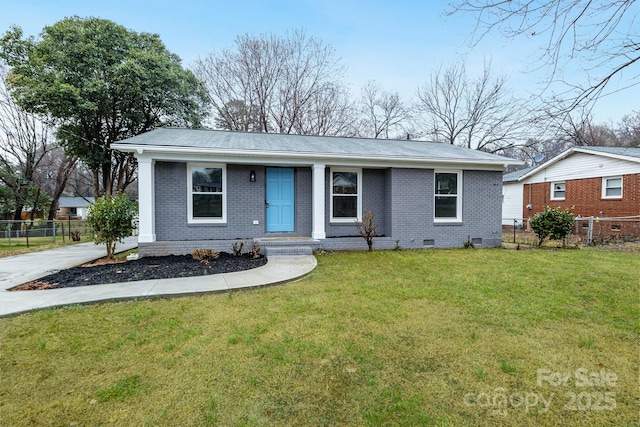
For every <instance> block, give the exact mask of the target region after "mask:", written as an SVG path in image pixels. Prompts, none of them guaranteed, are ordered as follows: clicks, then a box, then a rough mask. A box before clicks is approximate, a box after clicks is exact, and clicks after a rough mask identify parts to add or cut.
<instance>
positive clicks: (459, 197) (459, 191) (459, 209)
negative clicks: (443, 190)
mask: <svg viewBox="0 0 640 427" xmlns="http://www.w3.org/2000/svg"><path fill="white" fill-rule="evenodd" d="M440 173H455V174H457V175H458V177H457V179H456V183H457V190H456V192H457V194H456V198H457V199H456V217H455V218H453V217H450V218H438V217H436V197H437V196H438V194H436V188H435V187H436V182H437V181H436V175H437V174H440ZM431 190H432V191H433V222H462V171H461V170H447V169H442V170H434V171H433V186H432V187H431ZM440 196H442V194H440Z"/></svg>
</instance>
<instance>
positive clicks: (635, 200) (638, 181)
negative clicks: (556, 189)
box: [522, 174, 640, 218]
mask: <svg viewBox="0 0 640 427" xmlns="http://www.w3.org/2000/svg"><path fill="white" fill-rule="evenodd" d="M530 187H531V188H530ZM523 191H524V194H523V199H522V200H523V206H522V212H523V214H522V217H523V218H529V217H531V216H533V215H535V214H536V213H538V212H542V211H543V210H544V207H545V205H547V204H548V205H549V206H551V207H556V206H561V207H563V208H565V209H566V208H571V207H573V208H574V209H573V211H574V213H575V214H576V215H580V216H584V217H588V216H594V217H621V216H631V215H640V174H633V175H623V177H622V196H623V198H622V199H603V198H602V178H586V179H575V180H567V181H565V199H564V200H562V201H551V200H550V198H551V183H550V182H544V183H537V184H525V185H524V190H523ZM530 191H531V196H530V195H529V192H530ZM529 203H531V205H532V206H531V209H527V205H528V204H529Z"/></svg>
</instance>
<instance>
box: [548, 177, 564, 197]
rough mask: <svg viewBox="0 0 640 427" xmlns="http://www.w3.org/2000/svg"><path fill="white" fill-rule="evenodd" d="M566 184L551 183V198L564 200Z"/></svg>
mask: <svg viewBox="0 0 640 427" xmlns="http://www.w3.org/2000/svg"><path fill="white" fill-rule="evenodd" d="M565 186H566V184H565V182H564V181H562V182H552V183H551V200H564V195H565V188H566V187H565Z"/></svg>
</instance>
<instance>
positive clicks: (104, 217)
mask: <svg viewBox="0 0 640 427" xmlns="http://www.w3.org/2000/svg"><path fill="white" fill-rule="evenodd" d="M136 213H137V208H136V205H135V204H134V203H133V202H132V201H131V200H129V197H127V196H126V195H124V194H117V195H115V196H103V197H99V198H98V199H96V201H95V202H94V203H93V204H92V205H91V206H89V211H88V213H87V225H89V227H90V228H91V230H92V231H93V235H94V237H93V240H94V242H95V243H96V245H97V244H100V243H104V244H105V245H106V246H107V258H108V259H113V254H114V253H115V250H116V243H117V242H122V239H124V238H125V237H128V236H130V235H131V233H132V232H133V228H134V225H133V219H134V218H135V216H136Z"/></svg>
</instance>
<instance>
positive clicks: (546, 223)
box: [529, 206, 574, 246]
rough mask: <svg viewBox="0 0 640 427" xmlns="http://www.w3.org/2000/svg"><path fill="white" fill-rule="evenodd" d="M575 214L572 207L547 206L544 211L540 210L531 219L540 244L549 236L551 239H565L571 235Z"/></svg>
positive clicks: (530, 222) (530, 223)
mask: <svg viewBox="0 0 640 427" xmlns="http://www.w3.org/2000/svg"><path fill="white" fill-rule="evenodd" d="M573 222H574V215H573V212H572V211H571V209H563V208H561V207H559V206H558V207H557V208H551V207H549V206H545V208H544V211H543V212H538V213H537V214H535V215H534V216H533V217H531V219H530V220H529V225H530V226H531V229H532V230H533V232H534V233H535V234H536V236H537V237H538V246H542V243H543V242H544V241H545V239H546V238H547V237H548V238H549V239H551V240H563V239H566V238H567V237H569V235H570V234H571V231H572V230H573Z"/></svg>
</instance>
